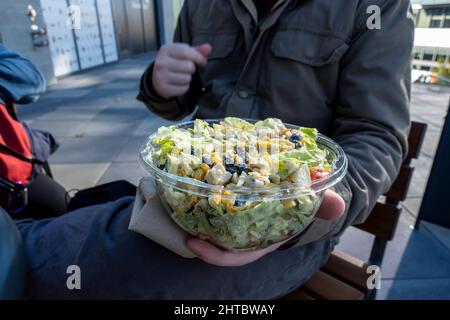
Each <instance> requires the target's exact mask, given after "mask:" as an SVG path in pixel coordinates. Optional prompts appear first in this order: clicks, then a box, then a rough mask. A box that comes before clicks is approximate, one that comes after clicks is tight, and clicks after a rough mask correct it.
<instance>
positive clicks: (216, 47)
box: [192, 32, 237, 60]
mask: <svg viewBox="0 0 450 320" xmlns="http://www.w3.org/2000/svg"><path fill="white" fill-rule="evenodd" d="M236 40H237V32H230V33H217V34H215V33H199V34H197V35H195V36H194V38H193V40H192V46H194V47H196V46H199V45H202V44H204V43H209V44H211V46H212V52H211V54H210V55H209V57H208V60H217V59H225V58H227V57H229V56H230V55H231V53H232V52H233V49H234V47H235V44H236Z"/></svg>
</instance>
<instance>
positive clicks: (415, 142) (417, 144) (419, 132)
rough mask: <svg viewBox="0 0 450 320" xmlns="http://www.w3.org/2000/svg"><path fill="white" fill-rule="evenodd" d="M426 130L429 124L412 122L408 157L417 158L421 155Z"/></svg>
mask: <svg viewBox="0 0 450 320" xmlns="http://www.w3.org/2000/svg"><path fill="white" fill-rule="evenodd" d="M426 130H427V125H426V124H425V123H421V122H412V123H411V130H410V132H409V136H408V145H409V148H408V158H410V159H417V158H418V157H419V155H420V150H421V149H422V143H423V139H424V137H425V132H426Z"/></svg>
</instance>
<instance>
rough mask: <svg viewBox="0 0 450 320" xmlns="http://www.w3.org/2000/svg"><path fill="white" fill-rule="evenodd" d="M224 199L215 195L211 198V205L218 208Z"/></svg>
mask: <svg viewBox="0 0 450 320" xmlns="http://www.w3.org/2000/svg"><path fill="white" fill-rule="evenodd" d="M221 200H222V197H221V196H220V195H213V196H210V198H209V204H210V205H213V206H218V205H219V204H220V203H221Z"/></svg>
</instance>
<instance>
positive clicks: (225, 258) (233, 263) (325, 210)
mask: <svg viewBox="0 0 450 320" xmlns="http://www.w3.org/2000/svg"><path fill="white" fill-rule="evenodd" d="M344 212H345V203H344V200H343V199H342V198H341V197H340V196H339V195H338V194H337V193H336V192H334V191H331V190H327V191H326V192H325V195H324V198H323V202H322V205H321V206H320V208H319V210H318V212H317V215H316V217H318V218H321V219H325V220H334V219H338V218H340V217H341V216H342V215H343V214H344ZM187 245H188V247H189V248H190V249H191V250H192V251H193V252H194V253H195V254H196V255H197V256H198V257H199V258H200V259H202V260H203V261H205V262H207V263H209V264H213V265H216V266H221V267H238V266H243V265H246V264H249V263H251V262H253V261H256V260H258V259H259V258H261V257H263V256H265V255H266V254H268V253H270V252H272V251H275V250H277V249H278V248H279V247H280V246H281V245H283V243H277V244H274V245H272V246H270V247H267V248H265V249H263V250H259V251H252V252H238V253H234V252H230V251H226V250H223V249H220V248H217V247H216V246H214V245H212V244H210V243H208V242H206V241H202V240H199V239H190V240H189V241H188V243H187Z"/></svg>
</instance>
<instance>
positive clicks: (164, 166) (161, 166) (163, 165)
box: [158, 164, 166, 170]
mask: <svg viewBox="0 0 450 320" xmlns="http://www.w3.org/2000/svg"><path fill="white" fill-rule="evenodd" d="M165 168H166V165H165V164H160V165H159V166H158V169H159V170H164V169H165Z"/></svg>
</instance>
